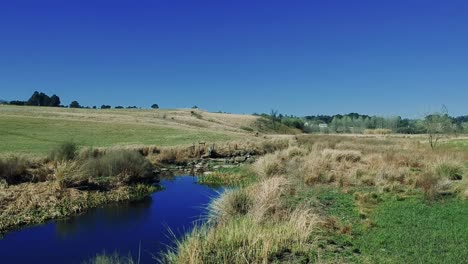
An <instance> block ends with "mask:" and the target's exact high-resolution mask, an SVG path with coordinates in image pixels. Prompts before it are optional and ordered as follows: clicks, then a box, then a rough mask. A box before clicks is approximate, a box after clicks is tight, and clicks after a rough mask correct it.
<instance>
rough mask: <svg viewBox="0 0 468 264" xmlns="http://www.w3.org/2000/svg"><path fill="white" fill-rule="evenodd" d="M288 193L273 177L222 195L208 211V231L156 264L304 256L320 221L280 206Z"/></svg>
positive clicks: (305, 210) (287, 184)
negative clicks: (291, 255)
mask: <svg viewBox="0 0 468 264" xmlns="http://www.w3.org/2000/svg"><path fill="white" fill-rule="evenodd" d="M290 187H291V186H290V182H289V181H288V180H287V179H286V178H284V177H272V178H268V179H265V180H263V181H261V182H259V183H256V184H254V185H253V186H250V187H247V188H242V189H236V190H230V191H227V192H225V193H224V194H223V195H222V196H221V197H220V198H218V199H217V200H215V201H214V202H213V203H212V204H211V206H210V207H209V221H208V225H204V226H201V227H198V228H195V229H194V230H193V231H192V233H191V234H189V235H187V236H186V237H185V238H184V239H182V240H181V241H177V245H176V248H175V249H174V250H172V251H169V252H168V253H166V254H165V255H164V256H163V259H162V260H161V262H162V263H271V262H275V261H286V262H288V261H287V259H288V257H289V256H290V254H293V255H294V256H298V255H304V256H308V255H309V253H310V251H311V249H312V246H313V245H312V243H313V238H312V237H311V235H312V232H313V231H314V230H315V228H316V227H317V226H318V224H317V223H318V222H319V217H318V216H317V215H315V214H313V213H312V211H311V210H310V209H309V208H307V207H305V206H298V207H296V208H289V207H287V206H286V205H284V204H283V202H282V199H283V198H284V197H286V196H287V195H288V194H290V191H291V188H290ZM286 252H287V253H286ZM311 261H312V260H311Z"/></svg>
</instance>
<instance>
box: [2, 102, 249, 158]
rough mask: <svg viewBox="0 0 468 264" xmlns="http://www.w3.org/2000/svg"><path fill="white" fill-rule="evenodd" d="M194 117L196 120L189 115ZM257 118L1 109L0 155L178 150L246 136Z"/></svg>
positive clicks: (170, 112) (165, 112)
mask: <svg viewBox="0 0 468 264" xmlns="http://www.w3.org/2000/svg"><path fill="white" fill-rule="evenodd" d="M192 111H196V113H197V114H195V115H193V114H192V113H191V112H192ZM255 121H256V117H253V116H243V115H228V114H216V113H208V112H202V111H200V110H92V109H63V108H49V107H15V106H4V105H2V106H0V138H1V140H0V153H12V152H15V153H28V154H44V153H46V152H47V151H49V150H50V149H51V148H52V147H54V146H56V145H57V144H59V143H61V142H65V141H69V140H73V141H75V142H76V143H78V144H79V145H83V146H92V147H108V146H115V145H157V146H174V145H184V144H193V143H198V142H199V141H206V142H219V141H226V140H232V139H237V138H240V136H245V135H246V134H247V132H246V131H244V130H242V129H241V127H251V126H252V124H253V123H254V122H255Z"/></svg>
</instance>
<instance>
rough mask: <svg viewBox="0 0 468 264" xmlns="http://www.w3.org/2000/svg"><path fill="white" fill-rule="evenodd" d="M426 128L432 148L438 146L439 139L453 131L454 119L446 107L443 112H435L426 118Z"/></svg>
mask: <svg viewBox="0 0 468 264" xmlns="http://www.w3.org/2000/svg"><path fill="white" fill-rule="evenodd" d="M424 128H425V129H426V131H427V135H428V139H429V144H430V146H431V149H432V150H435V149H436V148H437V145H438V144H439V141H440V140H441V139H442V138H443V137H444V136H446V135H447V134H449V133H451V132H452V131H453V123H452V119H451V118H450V116H449V115H448V111H447V109H446V108H445V107H443V110H442V112H441V113H433V114H430V115H427V116H426V117H425V118H424Z"/></svg>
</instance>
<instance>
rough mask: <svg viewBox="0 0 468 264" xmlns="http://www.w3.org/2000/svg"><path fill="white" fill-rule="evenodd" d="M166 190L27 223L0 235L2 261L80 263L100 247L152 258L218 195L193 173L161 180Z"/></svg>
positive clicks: (198, 218) (105, 249) (196, 217)
mask: <svg viewBox="0 0 468 264" xmlns="http://www.w3.org/2000/svg"><path fill="white" fill-rule="evenodd" d="M161 184H162V185H163V186H164V188H165V189H164V190H163V191H160V192H157V193H155V194H153V195H152V196H151V197H150V198H148V199H145V200H144V201H140V202H135V203H124V204H115V205H109V206H105V207H103V208H98V209H94V210H90V211H88V212H87V213H86V214H83V215H80V216H76V217H72V218H70V219H68V220H64V221H51V222H49V223H47V224H44V225H40V226H35V227H30V228H25V229H22V230H19V231H15V232H12V233H9V234H7V235H6V236H5V237H4V238H3V239H2V240H0V256H1V262H2V263H82V262H83V261H84V260H88V259H89V258H91V257H92V256H95V255H96V254H97V253H101V252H103V251H105V252H107V253H113V252H115V251H118V252H120V253H122V254H124V255H127V254H128V253H131V254H132V255H133V256H134V257H135V258H136V256H137V255H138V250H139V245H140V243H141V258H142V263H153V262H154V260H153V259H152V254H157V253H158V252H160V251H161V250H164V249H165V247H166V245H168V244H171V240H172V237H171V236H170V235H169V232H168V230H169V229H170V230H172V232H174V233H175V234H176V235H178V236H180V235H181V234H183V233H185V232H187V231H189V230H190V229H191V228H192V227H193V225H194V223H200V221H199V220H200V219H201V218H202V217H201V216H202V215H203V214H204V213H205V208H206V205H207V204H208V203H209V202H210V200H211V199H212V198H214V197H216V196H217V195H218V192H219V189H218V190H216V189H212V188H209V187H206V186H202V185H199V184H197V183H196V178H195V177H191V176H182V177H175V178H174V179H172V180H163V181H162V182H161Z"/></svg>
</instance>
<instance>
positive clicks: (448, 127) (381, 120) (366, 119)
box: [254, 110, 468, 134]
mask: <svg viewBox="0 0 468 264" xmlns="http://www.w3.org/2000/svg"><path fill="white" fill-rule="evenodd" d="M254 115H257V116H260V117H263V118H265V119H267V120H269V121H270V124H271V127H272V128H275V127H278V125H279V124H282V125H286V126H288V127H291V128H296V129H300V130H301V131H302V132H304V133H337V134H340V133H356V134H360V133H365V132H368V131H372V130H384V131H388V132H389V133H399V134H428V133H429V134H430V133H432V132H434V131H436V132H437V133H439V134H441V133H467V132H468V115H465V116H459V117H452V116H450V115H449V114H448V111H444V110H443V111H441V112H437V113H432V114H428V115H426V116H425V117H423V118H421V119H409V118H402V117H400V116H396V117H380V116H369V115H362V114H358V113H349V114H344V115H341V114H338V115H309V116H305V117H297V116H293V115H283V114H280V113H278V111H275V110H272V111H271V112H270V114H265V113H264V114H256V113H254ZM435 128H437V129H435Z"/></svg>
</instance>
